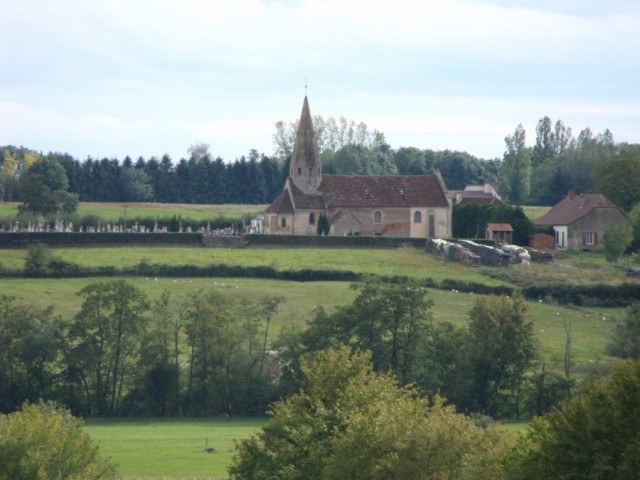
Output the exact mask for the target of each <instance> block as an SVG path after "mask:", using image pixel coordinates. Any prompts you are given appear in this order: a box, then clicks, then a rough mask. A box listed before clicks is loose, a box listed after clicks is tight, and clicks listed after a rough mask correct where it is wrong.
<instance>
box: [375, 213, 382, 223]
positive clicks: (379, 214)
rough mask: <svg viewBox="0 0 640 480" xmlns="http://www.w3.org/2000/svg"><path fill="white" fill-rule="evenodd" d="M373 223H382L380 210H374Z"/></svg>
mask: <svg viewBox="0 0 640 480" xmlns="http://www.w3.org/2000/svg"><path fill="white" fill-rule="evenodd" d="M373 223H382V212H381V211H380V210H376V211H375V212H374V213H373Z"/></svg>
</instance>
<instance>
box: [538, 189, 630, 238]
mask: <svg viewBox="0 0 640 480" xmlns="http://www.w3.org/2000/svg"><path fill="white" fill-rule="evenodd" d="M628 222H629V220H627V217H625V215H624V213H622V211H621V210H620V209H619V208H618V206H617V205H616V204H615V203H613V202H612V201H611V200H609V199H608V198H607V197H605V196H604V195H602V194H600V193H588V194H580V195H577V194H576V193H575V191H574V190H570V191H569V193H568V195H567V196H566V197H565V198H564V199H562V200H560V202H558V203H557V204H555V205H554V206H553V207H552V208H551V210H549V211H548V212H547V213H546V214H544V215H543V216H542V217H539V218H536V219H535V220H534V221H533V223H534V225H541V226H551V227H553V230H554V233H555V241H554V247H555V248H558V249H568V250H602V249H603V248H604V245H603V244H602V234H603V233H604V232H605V230H607V229H608V228H609V227H611V226H613V225H617V224H620V223H628Z"/></svg>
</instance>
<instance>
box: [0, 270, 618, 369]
mask: <svg viewBox="0 0 640 480" xmlns="http://www.w3.org/2000/svg"><path fill="white" fill-rule="evenodd" d="M100 280H107V279H104V278H102V279H101V278H81V279H65V280H57V279H0V291H1V292H2V294H3V295H13V296H16V297H18V298H19V299H21V300H23V301H24V302H26V303H29V304H32V305H37V306H39V307H46V306H49V305H53V306H54V312H55V313H59V314H61V315H62V316H63V317H65V318H71V317H73V315H75V314H76V313H77V312H78V310H79V309H80V302H81V299H80V298H79V297H78V296H77V295H76V292H78V291H79V290H80V289H82V288H83V287H84V286H86V285H88V284H89V283H92V282H96V281H100ZM128 280H129V281H130V282H131V283H133V284H134V285H136V286H138V287H139V288H141V289H143V290H144V291H145V292H146V293H147V294H148V295H149V297H150V298H151V299H152V300H154V299H157V298H159V297H160V294H161V292H162V291H163V290H166V289H168V290H170V291H171V294H172V299H173V300H174V301H176V302H181V301H183V300H184V299H185V298H186V297H187V295H189V294H190V293H194V292H196V291H198V290H200V289H204V290H208V289H213V290H218V291H220V292H222V293H224V294H226V295H231V296H233V297H235V298H239V297H244V298H247V299H249V300H257V299H259V298H261V297H263V296H266V295H279V296H283V297H284V298H285V299H286V301H285V303H283V304H281V305H280V307H279V310H278V312H277V314H276V315H275V317H274V324H273V333H274V335H277V334H278V332H279V331H281V329H283V328H285V327H291V326H296V327H303V326H304V325H305V322H306V321H307V320H308V319H310V318H311V317H312V315H313V310H314V309H315V308H316V307H317V306H319V305H322V306H324V307H325V308H326V309H328V310H331V309H332V308H335V307H336V306H339V305H346V304H348V303H350V302H351V301H353V298H354V296H355V292H354V291H353V290H352V289H350V288H349V283H345V282H304V283H300V282H286V281H279V280H262V279H244V278H240V279H229V278H222V279H221V278H193V279H190V278H176V279H163V278H159V279H158V280H157V281H156V280H155V279H154V278H149V279H146V278H144V277H133V278H129V279H128ZM428 295H429V297H430V298H431V299H432V300H433V302H434V306H433V308H432V309H431V311H432V314H433V319H434V321H436V322H442V321H449V322H452V323H454V324H456V325H463V324H464V323H465V322H466V321H467V320H468V312H469V310H471V308H472V306H473V303H474V302H475V300H476V298H477V295H473V294H466V293H455V292H450V291H444V290H436V289H430V290H429V293H428ZM528 306H529V315H530V318H531V319H532V321H533V322H534V327H535V334H536V338H537V339H538V342H539V344H540V348H541V355H542V358H543V360H544V361H545V363H546V364H547V369H549V368H551V369H560V368H561V367H562V359H563V355H564V347H565V331H564V321H565V320H566V321H570V322H571V325H572V351H573V358H574V363H575V365H576V371H578V372H586V371H588V370H589V368H590V366H592V365H596V364H597V363H598V362H600V361H602V360H603V358H604V346H605V343H606V338H607V337H608V336H609V334H610V332H611V329H612V328H613V325H614V317H615V316H616V315H619V314H621V312H622V310H621V309H605V308H577V307H564V306H559V305H553V304H547V303H539V302H528Z"/></svg>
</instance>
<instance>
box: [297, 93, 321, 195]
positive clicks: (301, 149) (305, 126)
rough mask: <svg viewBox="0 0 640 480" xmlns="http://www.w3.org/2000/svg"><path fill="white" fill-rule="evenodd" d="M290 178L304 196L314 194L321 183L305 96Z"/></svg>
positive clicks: (316, 150)
mask: <svg viewBox="0 0 640 480" xmlns="http://www.w3.org/2000/svg"><path fill="white" fill-rule="evenodd" d="M290 176H291V179H292V180H293V183H294V184H295V186H296V187H298V188H299V189H300V190H302V191H303V192H304V193H306V194H315V193H316V192H317V189H318V186H319V185H320V182H321V181H322V164H321V163H320V155H319V154H318V142H317V140H316V135H315V133H314V131H313V121H312V120H311V111H310V110H309V101H308V100H307V96H306V95H305V97H304V103H303V104H302V113H301V114H300V121H299V122H298V131H297V132H296V141H295V144H294V146H293V155H292V157H291V170H290Z"/></svg>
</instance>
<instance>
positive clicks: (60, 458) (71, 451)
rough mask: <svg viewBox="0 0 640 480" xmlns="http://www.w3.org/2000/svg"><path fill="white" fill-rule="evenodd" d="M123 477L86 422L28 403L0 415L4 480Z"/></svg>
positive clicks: (1, 475)
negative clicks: (84, 428) (87, 430)
mask: <svg viewBox="0 0 640 480" xmlns="http://www.w3.org/2000/svg"><path fill="white" fill-rule="evenodd" d="M116 478H119V476H118V474H117V472H116V469H115V466H114V465H113V464H112V463H111V462H110V461H109V460H106V459H104V458H102V457H101V456H100V455H99V452H98V446H97V444H96V443H95V442H94V441H93V440H91V439H90V438H89V436H88V435H87V434H86V433H84V432H83V431H82V422H81V421H80V420H78V419H76V418H74V417H72V416H71V415H70V414H69V413H68V412H66V411H64V410H61V409H59V408H58V407H55V406H53V405H51V404H46V403H39V404H25V405H24V406H23V407H22V409H21V410H20V411H17V412H15V413H12V414H9V415H1V416H0V479H1V480H52V479H66V480H103V479H104V480H108V479H116Z"/></svg>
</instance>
